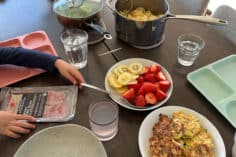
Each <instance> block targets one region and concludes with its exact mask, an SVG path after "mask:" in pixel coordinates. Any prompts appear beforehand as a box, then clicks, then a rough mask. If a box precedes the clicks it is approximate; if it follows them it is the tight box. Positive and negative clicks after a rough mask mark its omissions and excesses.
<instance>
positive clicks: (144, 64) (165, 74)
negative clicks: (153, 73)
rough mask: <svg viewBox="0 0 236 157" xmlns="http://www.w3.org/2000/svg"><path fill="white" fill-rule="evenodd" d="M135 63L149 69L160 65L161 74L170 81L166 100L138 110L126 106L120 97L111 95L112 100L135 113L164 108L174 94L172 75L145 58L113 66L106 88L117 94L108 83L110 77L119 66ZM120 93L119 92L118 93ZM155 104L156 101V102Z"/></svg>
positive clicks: (106, 78)
mask: <svg viewBox="0 0 236 157" xmlns="http://www.w3.org/2000/svg"><path fill="white" fill-rule="evenodd" d="M133 63H141V64H142V65H143V66H144V67H149V66H152V65H159V66H160V68H161V73H163V74H164V76H165V78H166V79H167V80H168V81H169V83H170V84H169V87H168V90H167V91H165V99H163V100H161V101H158V102H156V103H155V104H153V105H148V106H145V107H143V108H137V107H136V106H135V104H134V107H132V106H130V105H128V104H126V102H125V101H123V100H122V99H120V98H119V97H116V96H113V95H110V97H111V99H112V100H113V101H115V102H116V103H118V104H119V105H121V106H122V107H125V108H127V109H130V110H135V111H147V110H153V109H155V108H158V107H160V106H162V105H163V104H164V103H165V102H166V101H167V100H168V99H169V98H170V96H171V94H172V91H173V81H172V78H171V76H170V74H169V73H168V71H167V70H166V69H165V68H164V67H163V66H161V65H160V64H158V63H157V62H154V61H152V60H148V59H144V58H131V59H125V60H122V61H120V62H118V63H116V64H115V65H113V66H112V67H111V68H110V69H109V70H108V72H107V73H106V76H105V88H106V90H107V91H109V92H113V93H114V92H117V90H115V89H114V88H113V87H112V86H111V85H110V82H109V81H108V77H110V75H111V74H112V73H114V70H115V69H117V67H118V66H122V65H130V64H133ZM117 93H118V92H117ZM154 102H155V101H154Z"/></svg>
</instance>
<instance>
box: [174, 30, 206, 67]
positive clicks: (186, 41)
mask: <svg viewBox="0 0 236 157" xmlns="http://www.w3.org/2000/svg"><path fill="white" fill-rule="evenodd" d="M204 46H205V42H204V40H202V39H201V37H199V36H197V35H194V34H183V35H181V36H179V37H178V62H179V63H180V64H181V65H183V66H190V65H192V64H193V63H194V61H195V60H196V59H197V57H198V56H199V53H200V52H201V50H202V49H203V48H204Z"/></svg>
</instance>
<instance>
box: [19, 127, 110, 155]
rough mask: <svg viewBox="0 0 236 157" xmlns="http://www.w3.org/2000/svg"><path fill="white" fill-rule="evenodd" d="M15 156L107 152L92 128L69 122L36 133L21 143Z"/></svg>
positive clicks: (97, 153) (99, 153)
mask: <svg viewBox="0 0 236 157" xmlns="http://www.w3.org/2000/svg"><path fill="white" fill-rule="evenodd" d="M14 157H107V154H106V151H105V149H104V147H103V145H102V143H101V142H100V141H99V140H98V139H97V138H96V136H95V135H94V134H93V133H92V132H91V131H90V130H88V129H87V128H85V127H82V126H80V125H75V124H67V125H60V126H55V127H50V128H47V129H43V130H41V131H39V132H38V133H36V134H34V135H33V136H32V137H30V138H29V139H28V140H27V141H25V142H24V143H23V144H22V145H21V147H20V148H19V149H18V150H17V152H16V153H15V155H14Z"/></svg>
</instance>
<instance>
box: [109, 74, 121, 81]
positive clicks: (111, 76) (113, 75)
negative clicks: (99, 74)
mask: <svg viewBox="0 0 236 157" xmlns="http://www.w3.org/2000/svg"><path fill="white" fill-rule="evenodd" d="M107 78H108V80H109V81H110V80H111V79H115V80H117V79H118V77H117V75H115V74H114V73H110V74H108V76H107Z"/></svg>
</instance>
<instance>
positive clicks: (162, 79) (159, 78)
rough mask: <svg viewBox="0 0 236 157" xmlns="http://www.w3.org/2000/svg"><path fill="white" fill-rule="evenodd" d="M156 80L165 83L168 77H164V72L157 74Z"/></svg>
mask: <svg viewBox="0 0 236 157" xmlns="http://www.w3.org/2000/svg"><path fill="white" fill-rule="evenodd" d="M156 79H157V80H158V81H165V80H166V76H165V75H164V73H163V72H161V71H160V72H158V73H157V74H156Z"/></svg>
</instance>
